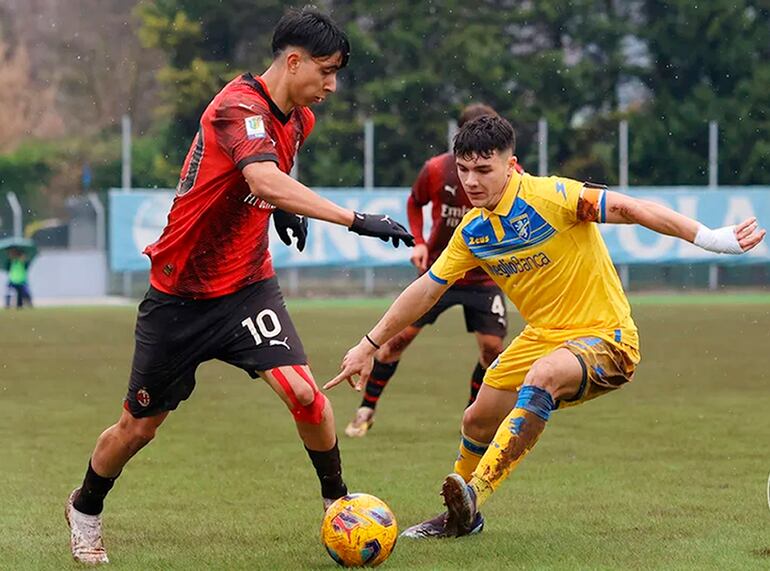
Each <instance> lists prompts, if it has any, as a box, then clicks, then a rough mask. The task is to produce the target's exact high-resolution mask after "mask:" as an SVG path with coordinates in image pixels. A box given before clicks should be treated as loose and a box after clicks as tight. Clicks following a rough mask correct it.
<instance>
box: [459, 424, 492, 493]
mask: <svg viewBox="0 0 770 571" xmlns="http://www.w3.org/2000/svg"><path fill="white" fill-rule="evenodd" d="M487 448H489V443H488V442H479V441H478V440H474V439H473V438H471V437H470V436H466V435H465V434H463V437H462V438H461V439H460V453H459V454H458V455H457V460H455V469H454V471H455V474H460V475H461V476H462V477H463V480H465V481H466V482H468V481H470V479H471V474H473V471H474V470H475V469H476V466H478V464H479V460H481V457H482V456H483V455H484V453H485V452H486V451H487Z"/></svg>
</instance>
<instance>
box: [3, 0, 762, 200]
mask: <svg viewBox="0 0 770 571" xmlns="http://www.w3.org/2000/svg"><path fill="white" fill-rule="evenodd" d="M41 1H42V0H41ZM47 1H48V4H50V6H49V8H50V10H58V11H59V12H61V13H62V14H64V13H63V12H62V9H61V5H60V4H57V3H56V2H55V1H54V0H47ZM45 3H46V2H45V1H43V4H45ZM11 4H13V2H11ZM16 4H17V10H18V11H22V12H23V10H25V9H26V8H24V6H25V3H24V2H21V1H19V2H16ZM318 4H319V5H320V7H321V8H322V9H325V10H328V11H331V13H332V14H333V16H334V17H335V19H336V20H337V21H338V22H339V23H340V24H341V25H342V26H344V28H345V29H346V30H347V32H348V34H349V36H350V38H351V43H352V47H353V54H352V57H351V60H350V64H349V67H348V68H347V69H346V70H344V71H343V72H342V73H341V74H340V78H339V79H340V81H339V90H338V93H337V94H336V95H335V96H333V97H331V98H329V99H328V100H327V101H326V102H325V103H324V104H322V105H321V106H319V107H317V108H316V109H315V111H316V113H317V114H318V115H319V121H318V123H317V126H316V130H315V131H314V133H313V135H312V136H311V138H310V139H309V140H308V142H307V144H306V146H305V148H304V149H303V150H302V153H301V155H300V157H299V165H300V176H301V178H302V179H303V180H304V181H306V182H308V183H309V184H311V185H314V186H342V185H345V186H357V185H361V184H362V183H363V122H364V120H365V119H367V118H371V119H373V121H374V123H375V128H376V149H375V158H376V160H375V164H376V167H375V182H376V184H377V185H379V186H403V185H408V184H410V183H411V182H412V180H413V178H414V176H415V174H416V172H417V170H418V169H419V168H420V166H421V164H422V162H423V161H424V160H425V159H427V158H428V157H429V156H431V155H433V154H436V153H438V152H441V151H443V150H444V149H446V146H447V140H446V134H447V133H446V128H447V120H448V119H450V118H454V117H456V115H457V114H458V112H459V111H460V109H461V108H462V107H463V106H464V105H466V104H468V103H470V102H473V101H481V102H485V103H489V104H491V105H493V106H494V107H495V108H497V109H498V110H499V111H500V113H501V114H503V115H504V116H506V117H507V118H509V119H510V120H511V121H512V122H513V124H514V126H515V127H516V129H517V135H518V141H519V142H518V150H517V154H518V155H519V157H520V159H521V161H522V162H523V164H524V165H525V166H526V167H528V168H529V169H530V170H531V171H535V170H536V168H537V167H536V165H537V140H536V127H537V120H538V119H539V118H541V117H545V118H546V119H547V120H548V123H549V129H550V133H549V170H551V171H553V172H559V173H560V174H563V175H567V176H573V177H576V178H587V179H591V180H596V181H606V182H609V183H617V169H618V166H617V123H618V121H619V120H620V119H628V120H629V123H630V143H631V149H630V159H631V165H630V166H631V168H630V175H631V181H630V182H631V183H632V184H661V185H663V184H705V183H706V182H707V168H708V164H707V163H708V138H707V134H708V121H709V119H715V120H717V121H719V125H720V164H719V166H720V183H722V184H770V173H769V172H768V167H767V164H768V159H770V91H769V90H768V89H767V87H766V86H767V85H768V84H769V81H768V80H770V63H768V62H769V61H770V58H769V57H768V56H770V53H768V52H769V51H770V42H768V41H767V38H768V37H770V13H769V12H770V8H768V7H767V6H766V5H765V3H757V2H751V1H749V0H714V1H712V2H706V3H697V4H696V3H692V2H689V1H687V0H666V1H663V0H625V1H623V0H603V1H599V0H572V1H571V2H562V1H559V0H537V1H536V2H521V1H518V0H484V1H481V2H478V3H475V4H471V3H468V2H460V1H459V0H442V1H440V2H439V1H425V2H417V3H414V2H406V1H403V0H392V1H391V2H387V3H384V2H378V1H374V0H346V1H341V0H325V1H322V2H318ZM46 5H47V4H46ZM68 5H70V4H68ZM72 6H76V7H79V8H78V9H74V8H72ZM5 10H6V12H7V10H8V8H7V7H6V8H5ZM78 10H79V11H78ZM283 11H284V3H283V2H280V1H277V0H262V1H259V2H255V1H254V0H154V1H149V0H148V1H142V2H139V3H136V2H134V1H133V0H110V1H109V2H103V1H97V0H77V2H74V4H72V5H71V6H70V9H69V10H68V11H67V14H64V15H63V16H62V17H63V18H64V16H66V18H64V21H63V23H62V25H63V26H65V27H66V28H67V30H69V32H67V34H66V36H67V37H66V38H64V39H61V40H60V43H59V44H57V45H58V46H59V47H58V52H60V53H58V54H53V55H51V54H49V56H47V59H46V58H42V61H44V62H47V63H49V64H50V73H49V74H47V75H46V74H42V75H43V76H44V77H49V78H50V81H49V84H48V85H49V86H50V88H51V89H55V90H56V91H55V94H56V101H57V103H58V102H63V103H64V104H65V105H66V106H68V107H67V108H68V109H69V108H71V109H74V110H76V111H77V112H76V111H71V112H68V113H66V114H64V116H63V118H60V119H59V121H60V123H59V127H61V125H64V129H63V131H64V137H65V139H64V141H63V142H62V143H61V144H60V145H58V148H59V149H60V151H61V152H65V151H66V152H65V157H66V160H61V157H60V160H59V162H58V163H56V162H55V161H54V162H51V161H46V157H47V154H46V153H43V152H33V151H34V149H32V151H30V152H26V151H25V152H22V153H21V154H20V153H19V152H17V153H15V154H9V155H6V156H5V157H4V158H3V160H2V161H0V163H2V164H0V179H5V180H6V181H7V180H24V176H23V173H24V172H27V171H24V170H23V169H21V168H20V170H18V172H16V171H14V170H13V168H14V167H13V165H14V164H15V162H14V161H21V160H22V159H23V158H24V157H27V156H28V157H32V158H34V159H35V160H43V161H44V163H43V166H42V167H40V168H39V170H38V171H37V172H39V173H41V174H43V173H46V172H47V173H48V176H50V177H53V178H52V180H54V181H57V184H59V185H61V184H62V182H64V183H65V184H64V186H65V187H66V186H67V183H66V180H69V181H70V182H71V181H72V180H73V176H74V175H73V174H72V173H74V172H75V170H76V169H75V168H74V167H72V164H73V163H75V164H76V165H78V166H77V169H79V163H80V162H85V161H90V162H91V163H92V166H93V170H94V186H96V187H105V186H111V185H116V184H118V181H119V177H120V174H119V173H120V164H119V157H120V155H119V149H120V143H119V127H118V117H119V115H120V114H122V113H123V112H126V111H128V112H131V113H132V114H133V115H134V117H135V119H136V123H135V124H136V127H137V128H136V131H135V136H136V138H135V147H134V180H133V183H134V184H135V185H136V186H153V185H158V186H173V185H174V184H175V183H176V178H177V176H178V170H179V166H180V165H181V163H182V160H183V157H184V154H185V153H186V151H187V148H188V145H189V141H190V140H191V139H192V136H193V135H194V133H195V131H196V130H197V122H198V119H199V117H200V114H201V112H202V111H203V109H204V107H205V106H206V104H207V103H208V102H209V101H210V99H211V97H212V96H213V95H214V94H215V93H216V92H217V91H218V89H220V88H221V86H222V85H224V83H225V82H226V81H228V80H229V79H230V78H232V77H233V76H235V75H236V74H238V73H240V72H242V71H245V70H251V71H253V72H255V73H261V72H262V70H264V69H265V68H266V67H267V66H268V65H269V62H270V60H271V53H270V40H271V31H272V28H273V26H274V24H275V22H276V21H277V20H278V19H279V18H280V16H281V14H282V13H283ZM59 12H57V13H59ZM92 15H93V18H97V17H98V19H95V20H94V21H91V19H89V18H90V17H91V16H92ZM3 16H4V14H3V13H2V10H0V24H2V21H3ZM6 16H7V14H6ZM78 18H79V19H78ZM6 20H7V18H6ZM11 20H12V19H11ZM21 21H22V22H24V21H27V20H23V19H22V20H21ZM28 21H29V22H33V23H34V22H36V20H33V19H28ZM79 22H87V23H88V25H83V24H82V23H81V24H80V25H81V27H82V28H83V30H82V33H78V34H76V35H73V34H72V33H70V32H71V31H72V30H77V29H78V23H79ZM6 28H8V26H5V27H2V26H0V33H2V36H0V40H4V41H7V42H10V41H11V40H13V39H14V38H13V34H9V33H4V32H5V30H6ZM8 29H10V28H8ZM24 33H25V34H27V35H30V36H35V34H42V35H43V36H44V37H46V38H48V40H47V41H49V42H54V39H52V36H51V32H50V31H40V30H38V31H36V28H35V27H34V26H33V25H32V24H29V23H28V25H27V28H26V29H25V30H24ZM46 34H47V35H46ZM22 35H24V34H22ZM15 37H16V39H18V38H19V37H20V35H19V34H18V33H17V34H16V36H15ZM54 43H55V42H54ZM10 45H11V44H9V46H10ZM35 45H36V46H37V44H35ZM35 49H36V50H38V51H39V49H40V48H39V46H37V47H35ZM9 53H10V52H9ZM18 53H23V52H18ZM32 55H33V56H34V57H33V59H35V57H37V60H36V61H40V60H41V58H40V57H39V54H38V55H37V56H36V55H35V53H33V54H32ZM54 56H56V57H54ZM15 57H17V58H18V57H19V56H15ZM23 63H24V62H23V59H16V60H14V59H10V56H8V55H6V56H5V57H4V64H3V66H0V75H3V74H4V76H5V77H14V76H13V74H14V73H18V70H19V67H18V66H19V65H23ZM33 67H34V66H33ZM37 73H38V76H40V75H41V74H40V72H39V70H38V72H37ZM38 79H39V77H38ZM6 83H9V84H12V85H11V86H14V85H15V86H18V85H19V84H18V82H6ZM6 92H7V93H6V99H8V97H10V99H11V100H12V102H13V101H16V102H17V98H15V97H13V96H12V95H10V94H11V90H10V88H9V89H6ZM41 93H45V92H44V91H41ZM74 102H80V105H79V106H78V105H75V103H74ZM73 105H74V107H72V106H73ZM2 107H3V109H2V113H5V114H9V113H10V114H11V116H12V118H15V119H18V117H19V114H17V113H14V112H12V109H13V108H14V107H13V105H12V103H11V102H6V103H5V104H4V105H3V106H2ZM49 119H50V121H54V119H55V115H52V116H51V117H49ZM50 121H49V123H46V124H51V125H54V124H55V121H54V122H53V123H51V122H50ZM16 123H18V121H17V122H16ZM16 123H14V121H8V122H5V121H4V122H3V124H4V125H6V129H10V128H11V126H12V125H14V124H16ZM25 123H26V124H29V122H27V121H25ZM33 123H34V122H33ZM37 126H39V125H37ZM78 126H80V128H78ZM17 131H18V129H17ZM43 131H46V130H45V129H44V130H43ZM48 131H50V133H54V132H56V129H54V128H53V127H51V129H49V130H48ZM61 131H62V129H61V128H59V130H58V133H59V135H58V136H62V133H61ZM0 134H1V133H0ZM30 134H33V135H34V134H35V133H30ZM20 136H21V135H20V134H19V133H18V132H17V133H16V135H13V136H12V138H13V137H15V138H16V140H17V141H18V138H19V137H20ZM37 136H38V137H41V136H42V137H43V138H44V137H45V132H44V133H43V134H42V135H41V134H40V133H37ZM73 136H75V139H74V140H73ZM58 140H61V139H58ZM4 145H5V147H4V148H5V150H6V151H9V152H11V151H13V150H14V149H15V148H16V147H17V146H18V142H17V143H15V144H14V143H13V142H10V143H9V142H8V141H6V142H5V143H4ZM26 145H27V147H26V149H30V148H31V147H30V146H29V145H32V147H34V146H35V143H29V142H28V143H26ZM41 145H43V146H44V144H42V143H41ZM41 148H42V147H41ZM46 148H50V147H46ZM9 163H10V165H11V166H10V167H9V166H8V164H9ZM66 165H69V166H68V167H66ZM27 166H28V165H27ZM25 168H27V167H25ZM65 168H69V169H70V173H71V174H70V175H69V179H66V178H65V179H62V178H61V175H57V173H60V172H61V169H65ZM3 169H5V170H3ZM9 169H10V170H9ZM4 173H5V174H4ZM14 173H15V174H14ZM20 173H21V174H20ZM57 176H58V177H59V178H57ZM14 177H16V178H15V179H14Z"/></svg>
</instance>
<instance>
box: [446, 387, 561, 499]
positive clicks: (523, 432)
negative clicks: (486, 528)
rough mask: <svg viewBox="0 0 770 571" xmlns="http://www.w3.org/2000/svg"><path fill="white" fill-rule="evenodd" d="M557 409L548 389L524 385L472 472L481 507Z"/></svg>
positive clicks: (473, 483) (473, 485) (523, 454)
mask: <svg viewBox="0 0 770 571" xmlns="http://www.w3.org/2000/svg"><path fill="white" fill-rule="evenodd" d="M553 409H554V402H553V398H551V395H550V394H549V393H548V392H546V391H544V390H543V389H540V388H538V387H534V386H530V385H527V386H524V387H522V389H521V390H520V391H519V399H518V401H517V402H516V408H514V409H513V411H511V414H509V415H508V416H507V417H506V419H505V420H504V421H503V422H502V423H501V424H500V427H499V428H498V429H497V433H496V434H495V438H494V440H493V441H492V444H491V445H490V446H489V448H488V449H487V451H486V452H485V453H484V456H482V458H481V460H480V461H479V463H478V465H477V466H476V469H475V470H474V471H473V474H472V475H471V480H470V486H471V487H472V488H473V490H474V492H476V507H477V508H478V507H480V506H481V504H483V503H484V502H485V501H487V499H488V498H489V496H491V495H492V492H494V491H495V490H496V489H497V487H498V486H499V485H500V484H501V483H502V482H503V480H505V479H506V478H507V477H508V475H509V474H510V473H511V471H513V469H514V468H516V466H517V465H518V464H519V462H521V460H522V459H523V458H524V456H526V454H527V452H529V451H530V450H531V449H532V447H533V446H534V445H535V443H536V442H537V439H538V438H539V436H540V434H541V433H542V432H543V429H545V423H546V421H547V420H548V418H549V417H550V414H551V411H552V410H553ZM458 473H459V472H458Z"/></svg>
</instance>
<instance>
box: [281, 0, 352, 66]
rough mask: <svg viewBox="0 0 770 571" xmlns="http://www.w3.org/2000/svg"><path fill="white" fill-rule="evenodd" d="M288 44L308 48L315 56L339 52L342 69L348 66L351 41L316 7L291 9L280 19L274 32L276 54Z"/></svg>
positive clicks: (327, 55)
mask: <svg viewBox="0 0 770 571" xmlns="http://www.w3.org/2000/svg"><path fill="white" fill-rule="evenodd" d="M288 46H294V47H297V48H302V49H304V50H307V51H308V53H309V54H310V55H311V56H312V57H329V56H331V55H334V54H335V53H337V52H340V53H341V54H342V64H341V65H340V68H343V67H345V66H346V65H348V59H349V58H350V42H349V41H348V37H347V35H345V32H343V31H342V29H341V28H340V27H339V26H338V25H337V24H335V23H334V20H332V19H331V18H330V17H329V16H328V15H326V14H324V13H323V12H320V11H318V10H317V9H316V8H315V7H314V6H305V7H304V8H302V9H301V10H289V11H288V12H286V14H284V16H283V18H281V19H280V20H279V21H278V24H277V25H276V26H275V31H273V56H277V55H278V54H280V53H281V52H282V51H283V50H284V49H286V48H287V47H288Z"/></svg>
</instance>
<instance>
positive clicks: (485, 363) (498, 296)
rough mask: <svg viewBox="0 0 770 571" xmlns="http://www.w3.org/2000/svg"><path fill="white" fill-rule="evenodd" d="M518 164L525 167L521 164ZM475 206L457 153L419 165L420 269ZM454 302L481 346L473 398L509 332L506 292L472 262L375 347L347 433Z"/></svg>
mask: <svg viewBox="0 0 770 571" xmlns="http://www.w3.org/2000/svg"><path fill="white" fill-rule="evenodd" d="M496 114H497V113H496V111H495V110H494V109H492V108H491V107H489V106H488V105H483V104H480V103H475V104H473V105H469V106H468V107H466V108H465V109H463V111H462V113H461V114H460V118H459V120H458V122H457V124H458V126H459V127H462V126H463V125H464V124H465V123H467V122H468V121H471V120H472V119H475V118H477V117H481V116H482V115H496ZM516 169H517V170H518V171H519V172H523V170H522V169H521V167H520V166H519V165H518V164H516ZM427 204H430V205H431V218H432V226H431V231H430V236H429V237H428V240H427V241H426V240H425V239H424V238H423V215H422V209H423V206H425V205H427ZM471 208H472V205H471V202H470V200H468V196H467V195H466V194H465V189H464V188H463V186H462V184H461V183H460V179H459V178H458V176H457V165H456V164H455V158H454V155H453V154H452V153H444V154H441V155H438V156H436V157H433V158H431V159H429V160H428V161H427V162H426V163H425V165H424V166H423V167H422V170H420V174H419V175H418V176H417V180H416V181H415V183H414V186H412V192H411V194H410V195H409V199H408V201H407V203H406V211H407V215H408V217H409V225H410V230H411V231H412V234H414V239H415V246H414V249H413V250H412V256H411V258H410V259H411V262H412V264H414V266H415V267H416V268H417V271H418V272H419V273H420V274H421V275H422V274H424V273H425V272H426V271H427V270H428V268H429V267H430V265H431V264H433V262H435V261H436V259H437V258H438V256H439V254H441V252H442V251H443V250H444V248H446V246H447V244H449V239H450V238H451V237H452V232H454V230H455V228H456V227H457V225H458V224H459V223H460V221H461V220H462V218H463V216H465V214H466V213H467V212H468V211H469V210H470V209H471ZM454 305H460V306H462V308H463V313H464V315H465V328H466V330H467V331H468V333H475V335H476V342H477V344H478V347H479V358H478V362H477V363H476V365H475V367H474V369H473V373H471V382H470V396H469V398H468V405H469V406H470V404H471V403H473V401H474V400H475V399H476V395H477V394H478V392H479V388H480V387H481V381H482V379H483V378H484V373H485V372H486V370H487V367H489V365H490V363H492V361H494V360H495V359H496V358H497V356H498V355H499V354H500V352H501V351H502V350H503V339H504V338H505V336H506V334H507V321H506V319H507V316H506V313H505V309H506V308H505V295H504V294H503V292H502V291H501V290H500V288H499V287H498V286H497V285H496V284H495V282H494V281H493V280H492V278H490V277H489V276H488V275H487V273H486V272H485V271H484V270H482V269H481V268H474V269H472V270H470V271H469V272H468V273H467V274H466V275H465V277H462V278H460V279H459V280H457V281H456V282H455V283H454V285H453V286H452V287H451V288H449V290H448V291H447V292H446V293H445V294H444V296H443V297H442V298H441V299H440V300H439V302H438V303H437V304H436V305H434V306H433V308H432V309H431V310H430V311H429V312H428V313H426V314H425V315H423V316H422V317H421V318H420V319H418V320H417V321H415V322H414V323H412V324H411V325H408V326H407V327H406V328H405V329H404V330H403V331H400V332H399V333H398V334H397V335H396V336H395V337H393V338H392V339H390V340H389V341H388V342H387V343H385V344H384V345H383V346H382V347H381V348H380V349H379V350H378V351H377V353H375V356H374V369H373V370H372V375H371V377H369V380H368V381H367V382H366V389H365V392H364V397H363V400H362V401H361V405H360V407H359V408H358V410H357V411H356V414H355V416H354V418H353V420H352V421H351V422H350V423H349V424H348V426H347V427H346V428H345V434H346V435H347V436H351V437H361V436H365V435H366V433H367V431H368V430H369V429H370V428H371V427H372V425H373V424H374V413H375V410H376V408H377V403H378V401H379V399H380V397H381V395H382V391H383V390H385V387H386V385H387V384H388V381H390V379H391V377H392V376H393V374H394V373H395V372H396V367H397V366H398V362H399V360H400V359H401V355H402V354H403V352H404V350H405V349H406V348H407V347H408V346H409V344H410V343H411V342H412V341H414V339H415V337H417V335H418V334H419V333H420V331H421V330H422V328H423V327H424V326H426V325H431V324H433V323H434V322H435V321H436V319H438V317H439V315H441V314H442V313H444V312H445V311H446V310H447V309H449V308H450V307H452V306H454Z"/></svg>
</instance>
